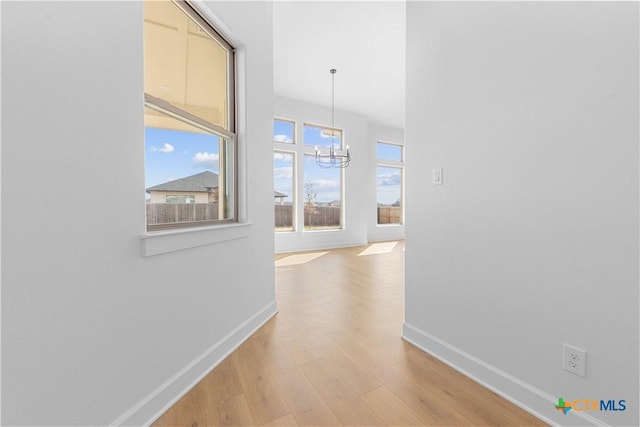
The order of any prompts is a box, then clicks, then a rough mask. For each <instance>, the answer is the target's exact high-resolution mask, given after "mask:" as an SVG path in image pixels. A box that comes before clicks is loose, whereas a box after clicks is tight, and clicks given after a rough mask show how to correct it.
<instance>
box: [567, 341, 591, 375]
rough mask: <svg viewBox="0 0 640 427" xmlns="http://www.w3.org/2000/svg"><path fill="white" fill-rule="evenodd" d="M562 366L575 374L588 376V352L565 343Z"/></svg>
mask: <svg viewBox="0 0 640 427" xmlns="http://www.w3.org/2000/svg"><path fill="white" fill-rule="evenodd" d="M562 368H563V369H564V370H565V371H569V372H571V373H573V374H576V375H580V376H581V377H585V378H586V377H587V352H586V351H585V350H582V349H579V348H576V347H573V346H571V345H569V344H565V345H564V347H563V356H562Z"/></svg>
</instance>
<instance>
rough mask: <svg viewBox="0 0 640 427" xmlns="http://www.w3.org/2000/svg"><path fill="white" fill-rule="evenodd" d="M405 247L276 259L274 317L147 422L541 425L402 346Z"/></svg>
mask: <svg viewBox="0 0 640 427" xmlns="http://www.w3.org/2000/svg"><path fill="white" fill-rule="evenodd" d="M403 250H404V243H403V242H385V243H381V244H373V245H369V246H363V247H356V248H348V249H337V250H331V251H318V252H310V253H303V254H293V255H278V256H277V257H276V292H277V298H278V307H279V313H278V315H276V316H275V317H274V318H273V319H271V320H270V321H269V322H268V323H267V324H266V325H265V326H263V327H262V328H261V329H260V330H259V331H257V332H256V333H255V334H254V335H253V336H252V337H251V338H249V339H248V340H247V341H246V342H245V343H244V344H243V345H242V346H240V347H239V348H238V349H237V350H236V351H235V352H234V353H233V354H232V355H231V356H229V357H228V358H227V359H226V360H225V361H223V362H222V363H221V364H220V365H219V366H218V367H216V368H215V369H214V370H213V371H212V372H211V373H210V374H209V375H208V376H207V377H205V378H204V379H203V380H202V381H201V382H200V383H199V384H198V385H196V386H195V387H194V388H193V389H192V390H191V391H190V392H189V393H187V394H186V395H185V396H184V397H183V398H182V399H181V400H180V401H178V402H177V403H176V404H175V405H174V406H173V407H172V408H171V409H169V410H168V411H167V412H166V413H165V414H164V415H162V416H161V417H160V418H159V419H158V420H157V421H156V422H155V424H154V426H189V427H196V426H207V425H265V426H267V425H268V426H290V425H292V426H295V425H328V426H339V425H351V426H354V425H360V426H374V425H375V426H378V425H407V426H408V425H412V426H415V425H456V426H460V425H474V426H476V425H489V426H496V425H519V426H522V425H543V423H542V422H540V421H539V420H538V419H536V418H534V417H533V416H531V415H530V414H528V413H527V412H524V411H522V410H521V409H519V408H518V407H516V406H514V405H513V404H511V403H509V402H507V401H506V400H504V399H502V398H501V397H499V396H497V395H496V394H494V393H493V392H491V391H489V390H487V389H485V388H483V387H481V386H480V385H478V384H477V383H475V382H473V381H472V380H470V379H468V378H467V377H465V376H463V375H461V374H459V373H458V372H456V371H455V370H453V369H451V368H449V367H448V366H446V365H445V364H443V363H441V362H439V361H437V360H436V359H434V358H433V357H431V356H429V355H427V354H425V353H424V352H422V351H421V350H418V349H417V348H415V347H413V346H412V345H410V344H407V343H406V342H404V341H403V340H402V339H401V338H400V335H401V330H402V321H403V310H404V296H403V290H404V286H403V284H404V251H403ZM376 252H379V253H376Z"/></svg>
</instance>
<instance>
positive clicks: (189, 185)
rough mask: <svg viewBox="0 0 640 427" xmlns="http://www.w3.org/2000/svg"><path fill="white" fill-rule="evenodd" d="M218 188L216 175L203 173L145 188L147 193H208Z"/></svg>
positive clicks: (207, 172)
mask: <svg viewBox="0 0 640 427" xmlns="http://www.w3.org/2000/svg"><path fill="white" fill-rule="evenodd" d="M217 187H218V175H217V174H215V173H213V172H209V171H204V172H200V173H197V174H195V175H191V176H185V177H184V178H179V179H175V180H173V181H169V182H165V183H164V184H158V185H154V186H153V187H149V188H147V193H148V192H149V191H204V192H206V191H209V189H211V188H217Z"/></svg>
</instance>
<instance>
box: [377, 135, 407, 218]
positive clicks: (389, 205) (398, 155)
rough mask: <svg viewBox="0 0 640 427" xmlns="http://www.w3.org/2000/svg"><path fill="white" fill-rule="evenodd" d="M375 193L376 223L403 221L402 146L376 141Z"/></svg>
mask: <svg viewBox="0 0 640 427" xmlns="http://www.w3.org/2000/svg"><path fill="white" fill-rule="evenodd" d="M376 152H377V158H378V160H377V165H378V166H377V168H376V195H377V200H378V206H377V217H378V221H377V222H378V225H384V224H402V223H403V216H404V211H403V200H402V195H403V191H402V183H403V172H404V161H403V159H404V156H403V155H404V153H403V146H402V145H399V144H392V143H386V142H378V143H377V146H376Z"/></svg>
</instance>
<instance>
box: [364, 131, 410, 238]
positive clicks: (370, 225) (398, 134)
mask: <svg viewBox="0 0 640 427" xmlns="http://www.w3.org/2000/svg"><path fill="white" fill-rule="evenodd" d="M367 135H368V136H367V141H368V144H370V147H372V148H369V150H368V152H367V155H368V156H369V164H370V165H372V172H371V173H370V174H369V177H368V179H369V181H368V182H369V184H368V185H367V192H366V194H367V196H368V197H367V237H368V240H369V241H370V242H376V241H384V240H398V239H404V224H383V225H378V199H377V191H376V185H377V180H376V173H377V171H376V168H377V155H376V144H377V143H378V142H395V143H396V144H403V143H404V131H403V130H402V129H398V128H393V127H388V126H381V125H378V124H375V123H369V125H368V127H367ZM402 203H403V205H404V206H405V207H406V200H405V197H404V194H403V195H402Z"/></svg>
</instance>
